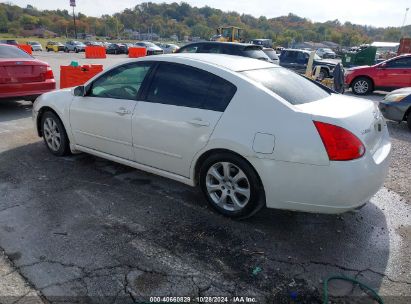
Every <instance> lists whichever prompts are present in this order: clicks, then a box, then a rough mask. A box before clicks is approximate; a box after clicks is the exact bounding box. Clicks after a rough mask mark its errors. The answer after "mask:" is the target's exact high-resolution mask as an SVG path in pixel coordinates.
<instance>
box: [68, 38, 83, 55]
mask: <svg viewBox="0 0 411 304" xmlns="http://www.w3.org/2000/svg"><path fill="white" fill-rule="evenodd" d="M85 50H86V45H85V44H84V43H83V42H80V41H67V42H66V44H65V45H64V52H66V53H68V52H76V53H78V52H84V51H85Z"/></svg>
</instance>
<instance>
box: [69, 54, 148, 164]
mask: <svg viewBox="0 0 411 304" xmlns="http://www.w3.org/2000/svg"><path fill="white" fill-rule="evenodd" d="M151 66H152V64H151V63H149V62H140V63H130V64H125V65H122V66H119V67H117V68H114V69H113V70H111V71H109V72H107V73H105V74H103V75H102V76H101V77H99V78H97V79H96V80H95V81H93V82H92V83H91V84H90V85H89V88H88V89H87V94H86V95H85V96H76V97H74V99H73V101H72V104H71V107H70V125H71V129H72V132H73V135H74V139H75V143H76V144H77V145H80V146H82V147H85V148H89V149H92V150H96V151H100V152H104V153H107V154H110V155H114V156H117V157H121V158H124V159H128V160H133V161H134V151H133V148H132V142H133V140H132V133H131V118H132V115H133V111H134V108H135V107H136V104H137V98H138V95H139V93H140V88H141V87H142V83H143V81H144V79H145V77H146V76H147V75H148V73H149V71H150V69H151Z"/></svg>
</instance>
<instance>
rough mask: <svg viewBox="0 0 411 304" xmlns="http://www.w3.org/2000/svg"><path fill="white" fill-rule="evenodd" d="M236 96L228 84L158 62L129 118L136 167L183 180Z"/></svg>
mask: <svg viewBox="0 0 411 304" xmlns="http://www.w3.org/2000/svg"><path fill="white" fill-rule="evenodd" d="M235 92H236V87H235V86H234V85H233V84H231V83H230V82H228V81H226V80H224V79H222V78H220V77H218V76H215V75H213V74H210V73H208V72H206V71H203V70H199V69H196V68H193V67H189V66H186V65H182V64H176V63H160V64H159V65H158V67H157V68H156V70H155V73H154V75H153V78H152V80H151V83H150V86H149V88H148V89H147V91H146V92H145V93H144V94H145V96H144V97H143V100H144V101H139V102H138V105H137V107H136V110H135V112H134V115H133V139H134V140H133V143H134V149H135V157H136V161H137V162H138V163H141V164H144V165H147V166H151V167H155V168H158V169H162V170H165V171H168V172H171V173H174V174H178V175H181V176H185V177H189V175H190V174H189V172H190V165H191V161H192V159H193V158H194V155H195V154H196V153H197V152H198V151H199V150H200V149H201V148H203V147H204V146H205V145H206V144H207V142H208V140H209V137H210V135H211V134H212V132H213V130H214V127H215V125H216V124H217V122H218V120H219V119H220V117H221V115H222V112H223V111H224V110H225V108H226V107H227V105H228V103H229V102H230V100H231V98H232V97H233V95H234V94H235Z"/></svg>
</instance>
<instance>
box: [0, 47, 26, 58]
mask: <svg viewBox="0 0 411 304" xmlns="http://www.w3.org/2000/svg"><path fill="white" fill-rule="evenodd" d="M0 58H33V57H31V56H30V55H29V54H27V53H26V52H24V51H22V50H20V49H19V48H18V47H15V46H5V45H0Z"/></svg>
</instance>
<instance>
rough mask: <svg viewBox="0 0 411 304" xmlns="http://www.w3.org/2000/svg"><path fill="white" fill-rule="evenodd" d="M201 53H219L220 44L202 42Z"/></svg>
mask: <svg viewBox="0 0 411 304" xmlns="http://www.w3.org/2000/svg"><path fill="white" fill-rule="evenodd" d="M201 53H212V54H221V53H222V51H221V46H220V45H218V44H213V43H212V44H203V45H202V47H201Z"/></svg>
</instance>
